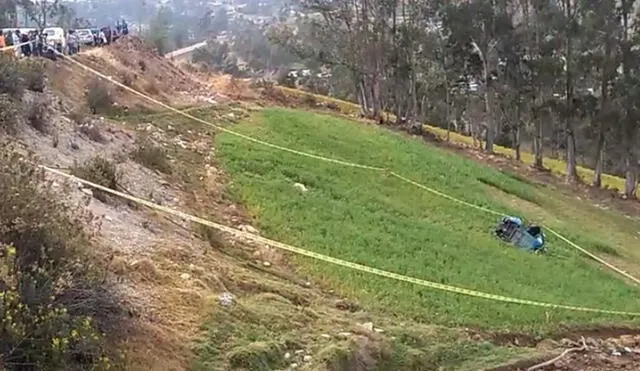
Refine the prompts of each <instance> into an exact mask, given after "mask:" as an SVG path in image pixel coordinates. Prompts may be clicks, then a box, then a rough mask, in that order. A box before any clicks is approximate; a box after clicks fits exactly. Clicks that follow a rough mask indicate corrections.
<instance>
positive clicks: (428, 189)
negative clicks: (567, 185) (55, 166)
mask: <svg viewBox="0 0 640 371" xmlns="http://www.w3.org/2000/svg"><path fill="white" fill-rule="evenodd" d="M56 53H58V54H59V55H61V56H62V57H64V58H65V59H67V60H69V61H71V62H72V63H74V64H76V65H78V66H80V67H81V68H83V69H85V70H87V71H89V72H91V73H93V74H94V75H96V76H98V77H101V78H103V79H105V80H107V81H109V82H111V83H112V84H115V85H117V86H119V87H120V88H122V89H124V90H126V91H129V92H131V93H133V94H135V95H138V96H140V97H142V98H144V99H146V100H148V101H150V102H152V103H155V104H157V105H159V106H161V107H164V108H166V109H167V110H170V111H173V112H175V113H177V114H179V115H182V116H184V117H187V118H189V119H192V120H194V121H197V122H199V123H201V124H203V125H206V126H210V127H212V128H215V129H218V130H220V131H222V132H225V133H228V134H231V135H235V136H237V137H240V138H243V139H245V140H248V141H251V142H254V143H258V144H262V145H264V146H267V147H270V148H274V149H277V150H280V151H285V152H289V153H293V154H296V155H299V156H304V157H309V158H314V159H316V160H321V161H325V162H330V163H334V164H339V165H344V166H349V167H354V168H360V169H366V170H374V171H379V172H388V171H389V170H388V169H386V168H382V167H377V166H369V165H362V164H358V163H354V162H349V161H344V160H338V159H334V158H329V157H324V156H320V155H315V154H311V153H307V152H303V151H298V150H296V149H292V148H288V147H283V146H280V145H277V144H273V143H269V142H265V141H263V140H260V139H257V138H253V137H250V136H248V135H244V134H241V133H238V132H236V131H233V130H230V129H227V128H225V127H222V126H219V125H216V124H213V123H211V122H208V121H206V120H203V119H201V118H198V117H196V116H193V115H191V114H189V113H186V112H183V111H180V110H179V109H177V108H174V107H171V106H170V105H168V104H166V103H163V102H161V101H159V100H157V99H154V98H152V97H150V96H148V95H146V94H144V93H141V92H139V91H137V90H135V89H133V88H131V87H129V86H126V85H124V84H122V83H121V82H119V81H116V80H114V79H113V78H112V77H111V76H107V75H105V74H103V73H101V72H99V71H96V70H95V69H93V68H91V67H89V66H87V65H85V64H83V63H81V62H78V61H77V60H76V59H74V58H72V57H69V56H66V55H64V54H62V53H59V52H57V51H56ZM390 174H391V175H392V176H394V177H396V178H398V179H400V180H402V181H404V182H407V183H410V184H413V185H415V186H416V187H419V188H421V189H423V190H426V191H428V192H431V193H433V194H436V195H438V196H440V197H444V198H446V199H448V200H451V201H454V202H456V203H459V204H462V205H466V206H469V207H472V208H475V209H477V210H481V211H484V212H487V213H490V214H493V215H505V214H504V213H500V212H498V211H495V210H491V209H488V208H485V207H482V206H479V205H474V204H472V203H469V202H466V201H463V200H460V199H457V198H455V197H453V196H450V195H447V194H445V193H442V192H440V191H437V190H435V189H433V188H430V187H427V186H426V185H423V184H420V183H418V182H415V181H413V180H410V179H408V178H405V177H403V176H401V175H399V174H397V173H394V172H390ZM544 227H545V228H547V229H549V230H550V231H551V232H552V233H553V234H554V235H556V236H558V237H559V238H560V239H562V240H563V241H565V242H567V243H568V244H569V245H570V246H572V247H574V248H576V249H577V250H578V251H580V252H582V253H584V254H586V255H587V256H589V257H591V258H593V259H595V260H596V261H598V262H600V263H602V264H604V265H605V266H607V267H609V268H611V269H613V270H614V271H616V272H618V273H620V274H622V275H623V276H625V277H627V278H629V279H631V280H632V281H634V282H636V283H638V284H640V280H639V279H637V278H635V277H633V276H632V275H630V274H629V273H627V272H625V271H623V270H621V269H619V268H616V267H615V266H614V265H612V264H610V263H607V262H606V261H604V260H603V259H601V258H599V257H597V256H596V255H594V254H592V253H590V252H588V251H587V250H585V249H584V248H582V247H580V246H578V245H577V244H575V243H573V242H571V241H569V240H568V239H567V238H566V237H563V236H562V235H560V234H559V233H557V232H555V231H553V230H552V229H550V228H549V227H547V226H544Z"/></svg>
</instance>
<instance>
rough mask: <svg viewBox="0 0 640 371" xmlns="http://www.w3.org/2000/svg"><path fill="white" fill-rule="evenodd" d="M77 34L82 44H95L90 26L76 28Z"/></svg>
mask: <svg viewBox="0 0 640 371" xmlns="http://www.w3.org/2000/svg"><path fill="white" fill-rule="evenodd" d="M76 36H78V42H79V43H80V45H93V43H94V41H93V33H91V30H90V29H88V28H81V29H78V30H76Z"/></svg>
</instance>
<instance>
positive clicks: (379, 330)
mask: <svg viewBox="0 0 640 371" xmlns="http://www.w3.org/2000/svg"><path fill="white" fill-rule="evenodd" d="M373 331H375V332H377V333H378V334H382V333H383V332H384V330H383V329H381V328H374V329H373Z"/></svg>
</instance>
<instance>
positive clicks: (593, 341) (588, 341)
mask: <svg viewBox="0 0 640 371" xmlns="http://www.w3.org/2000/svg"><path fill="white" fill-rule="evenodd" d="M584 343H585V344H587V346H589V347H596V348H597V347H599V346H600V344H601V342H598V341H597V340H596V339H594V338H586V339H585V341H584ZM579 346H580V344H578V343H573V345H572V347H579Z"/></svg>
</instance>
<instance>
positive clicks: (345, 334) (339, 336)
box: [338, 332, 353, 339]
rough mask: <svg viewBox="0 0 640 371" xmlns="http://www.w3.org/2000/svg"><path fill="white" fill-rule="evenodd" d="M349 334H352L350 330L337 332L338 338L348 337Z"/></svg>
mask: <svg viewBox="0 0 640 371" xmlns="http://www.w3.org/2000/svg"><path fill="white" fill-rule="evenodd" d="M351 335H353V334H352V333H350V332H339V333H338V338H340V339H348V338H349V337H351Z"/></svg>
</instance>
